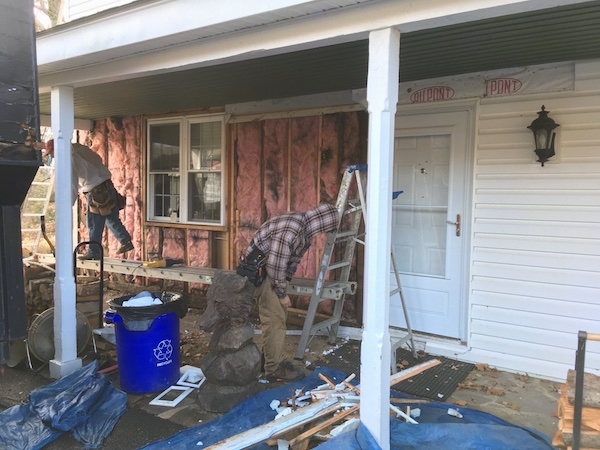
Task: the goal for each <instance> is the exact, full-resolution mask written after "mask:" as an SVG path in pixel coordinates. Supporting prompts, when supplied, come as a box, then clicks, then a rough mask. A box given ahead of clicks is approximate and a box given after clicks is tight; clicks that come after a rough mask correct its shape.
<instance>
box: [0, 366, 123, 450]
mask: <svg viewBox="0 0 600 450" xmlns="http://www.w3.org/2000/svg"><path fill="white" fill-rule="evenodd" d="M97 372H98V363H97V362H96V361H94V362H92V363H90V364H88V365H87V366H85V367H82V368H81V369H79V370H76V371H75V372H73V373H72V374H70V375H67V376H66V377H64V378H61V379H59V380H57V381H55V382H54V383H51V384H48V385H47V386H43V387H41V388H38V389H35V390H34V391H32V392H31V393H30V394H29V398H28V402H27V403H25V404H23V405H16V406H13V407H12V408H9V409H7V410H6V411H3V412H1V413H0V448H1V449H3V450H22V449H27V450H37V449H41V448H42V447H44V446H45V445H46V444H48V443H50V442H52V441H53V440H55V439H56V438H58V437H59V436H60V435H61V434H63V433H64V432H66V431H72V432H73V437H74V438H75V439H77V440H78V441H79V442H81V443H82V444H83V445H84V448H86V449H96V448H100V447H101V445H102V442H103V441H104V439H105V438H106V436H108V434H109V433H110V432H111V431H112V429H113V427H114V426H115V424H116V423H117V421H118V420H119V418H120V417H121V415H122V414H123V413H124V412H125V409H126V407H127V394H125V392H123V391H120V390H118V389H116V388H115V387H114V385H113V382H112V380H111V379H110V378H108V377H107V376H106V375H103V374H98V373H97Z"/></svg>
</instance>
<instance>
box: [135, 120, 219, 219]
mask: <svg viewBox="0 0 600 450" xmlns="http://www.w3.org/2000/svg"><path fill="white" fill-rule="evenodd" d="M216 121H219V122H221V169H220V170H219V171H218V172H219V173H220V174H221V205H220V214H219V217H220V220H219V221H218V222H215V221H200V220H194V219H191V218H189V217H188V203H189V201H190V199H189V189H188V188H189V183H190V182H191V177H190V176H189V175H190V173H193V171H191V170H190V169H189V167H188V161H189V156H190V142H189V136H190V128H191V125H193V124H197V123H206V122H216ZM167 124H178V125H179V143H180V152H179V179H180V186H179V215H178V216H172V217H163V216H156V215H155V212H154V200H155V192H154V183H153V182H152V173H151V171H150V163H149V162H148V164H147V167H148V169H147V170H146V183H147V186H148V189H147V194H146V205H147V206H146V217H147V221H148V222H154V223H178V224H185V225H199V226H208V227H215V226H225V203H226V202H225V199H226V194H227V193H226V191H225V187H226V183H225V177H226V171H225V168H226V167H227V161H226V157H227V151H226V141H225V125H226V122H225V115H224V114H206V115H194V116H172V117H166V118H157V119H148V120H147V123H146V160H147V161H150V128H151V126H153V125H167ZM203 171H204V172H209V173H210V172H211V170H210V169H208V170H203Z"/></svg>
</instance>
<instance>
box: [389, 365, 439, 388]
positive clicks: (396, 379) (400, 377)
mask: <svg viewBox="0 0 600 450" xmlns="http://www.w3.org/2000/svg"><path fill="white" fill-rule="evenodd" d="M441 363H442V362H441V361H440V360H439V359H431V360H429V361H425V362H424V363H421V364H417V365H416V366H413V367H409V368H408V369H404V370H402V371H401V372H398V373H396V374H394V375H392V376H391V377H390V386H395V385H396V384H398V383H400V382H401V381H404V380H406V379H407V378H410V377H412V376H415V375H417V374H419V373H421V372H425V371H426V370H427V369H431V368H432V367H435V366H437V365H439V364H441Z"/></svg>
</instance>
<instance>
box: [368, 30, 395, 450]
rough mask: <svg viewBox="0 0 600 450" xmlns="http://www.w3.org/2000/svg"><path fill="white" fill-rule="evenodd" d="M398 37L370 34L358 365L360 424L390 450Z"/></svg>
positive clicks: (391, 32)
mask: <svg viewBox="0 0 600 450" xmlns="http://www.w3.org/2000/svg"><path fill="white" fill-rule="evenodd" d="M399 55H400V33H399V32H398V31H397V30H395V29H393V28H386V29H383V30H378V31H372V32H371V33H370V35H369V72H368V78H367V103H368V111H369V144H368V152H369V153H368V172H367V173H368V182H367V185H368V187H367V200H366V202H367V220H366V243H365V244H366V245H365V290H364V292H365V296H364V314H363V323H364V331H363V339H362V349H361V358H360V360H361V366H360V386H361V388H360V390H361V395H360V397H361V401H360V419H361V420H362V422H363V423H364V424H365V426H366V427H367V428H368V430H369V431H370V432H371V434H372V435H373V437H374V438H375V440H376V441H377V443H378V444H379V446H380V447H381V448H382V449H383V450H388V449H389V448H390V422H389V396H390V357H391V355H390V351H391V350H390V347H391V346H390V332H389V306H390V243H391V215H392V161H393V156H394V153H393V149H394V117H395V113H396V103H397V102H398V81H399V75H398V68H399V57H400V56H399Z"/></svg>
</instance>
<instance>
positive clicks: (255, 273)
mask: <svg viewBox="0 0 600 450" xmlns="http://www.w3.org/2000/svg"><path fill="white" fill-rule="evenodd" d="M250 247H251V248H252V250H251V251H250V252H249V253H248V254H247V255H245V256H244V255H242V256H241V257H240V263H239V264H238V266H237V269H236V270H235V272H236V273H237V274H238V275H239V276H242V277H248V280H249V281H250V282H251V283H252V284H254V286H256V287H258V286H260V285H261V284H262V282H263V281H264V280H265V278H266V277H267V270H266V267H265V265H266V263H267V257H266V256H265V254H264V253H263V252H261V251H260V249H259V248H258V247H257V246H256V245H254V242H252V243H251V244H250Z"/></svg>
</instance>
